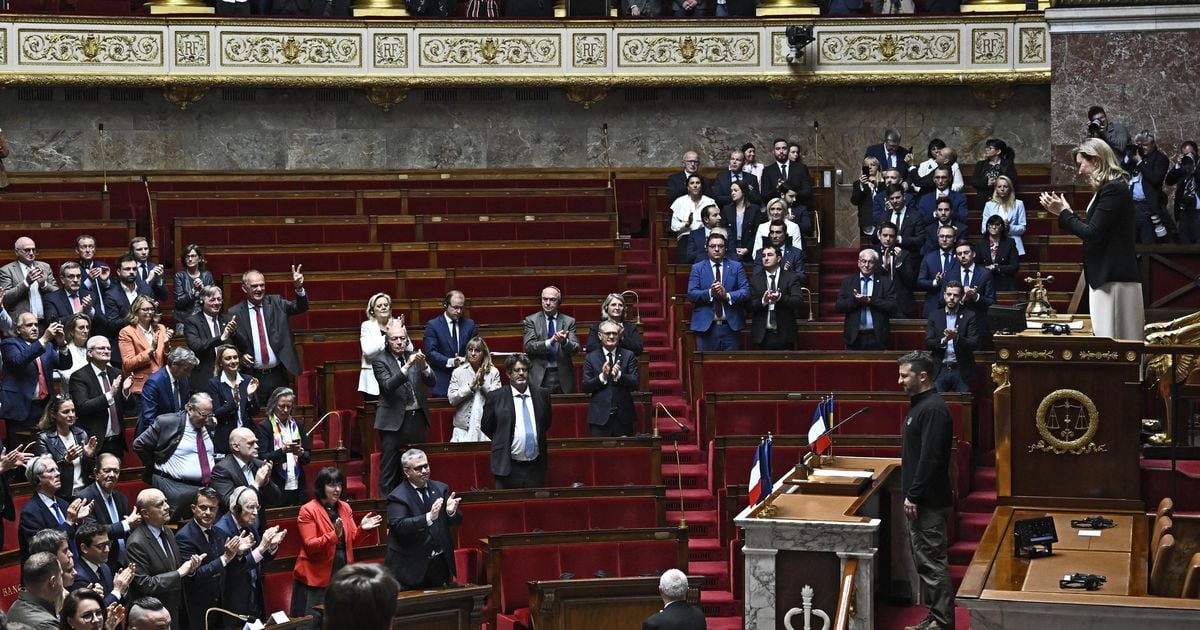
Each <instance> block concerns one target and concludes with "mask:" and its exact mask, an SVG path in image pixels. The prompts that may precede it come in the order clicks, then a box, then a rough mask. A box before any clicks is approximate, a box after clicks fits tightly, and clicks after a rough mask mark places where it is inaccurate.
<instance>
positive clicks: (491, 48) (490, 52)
mask: <svg viewBox="0 0 1200 630" xmlns="http://www.w3.org/2000/svg"><path fill="white" fill-rule="evenodd" d="M499 52H500V48H499V47H498V46H496V40H494V39H492V38H491V37H487V38H485V39H484V40H483V45H482V46H480V47H479V54H480V55H481V56H482V57H483V61H484V62H485V63H495V62H496V55H497V54H499Z"/></svg>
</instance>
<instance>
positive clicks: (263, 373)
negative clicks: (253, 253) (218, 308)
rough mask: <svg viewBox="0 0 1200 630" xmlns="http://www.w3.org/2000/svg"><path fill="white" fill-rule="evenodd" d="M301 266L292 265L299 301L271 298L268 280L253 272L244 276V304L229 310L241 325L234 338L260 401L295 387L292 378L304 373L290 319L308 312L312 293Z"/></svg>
mask: <svg viewBox="0 0 1200 630" xmlns="http://www.w3.org/2000/svg"><path fill="white" fill-rule="evenodd" d="M300 267H301V265H292V286H294V287H295V289H296V299H295V300H294V301H293V300H285V299H283V297H282V296H279V295H267V280H266V278H265V277H264V276H263V274H262V273H261V272H259V271H258V270H256V269H251V270H250V271H247V272H246V273H244V274H242V291H243V292H245V294H246V299H245V301H243V302H240V303H238V304H236V305H235V306H234V307H233V308H231V309H229V315H230V317H231V318H233V319H236V320H237V322H238V326H237V330H236V331H234V335H233V339H234V343H235V344H236V345H237V347H238V350H240V351H241V352H242V363H243V364H244V365H245V366H246V367H247V368H249V371H250V373H251V376H254V377H256V378H258V384H259V386H258V402H259V404H260V405H262V404H266V402H267V397H269V396H270V395H271V392H273V391H275V389H276V388H279V387H289V386H290V385H291V380H290V377H289V375H290V376H292V377H294V376H298V375H299V374H300V357H299V355H297V354H296V339H295V336H294V335H293V334H292V325H291V323H289V322H288V318H289V317H291V316H292V315H299V314H300V313H303V312H305V311H307V310H308V294H307V293H306V292H305V291H304V274H303V273H300Z"/></svg>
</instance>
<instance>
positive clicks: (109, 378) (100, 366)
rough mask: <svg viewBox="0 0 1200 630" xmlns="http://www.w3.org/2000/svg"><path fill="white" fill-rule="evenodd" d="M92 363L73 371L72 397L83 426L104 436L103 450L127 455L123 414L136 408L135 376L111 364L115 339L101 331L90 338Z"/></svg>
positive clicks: (89, 353)
mask: <svg viewBox="0 0 1200 630" xmlns="http://www.w3.org/2000/svg"><path fill="white" fill-rule="evenodd" d="M87 359H88V365H86V366H84V367H81V368H79V369H78V370H75V372H74V373H72V374H71V381H70V390H71V400H73V401H75V412H76V413H77V414H78V416H79V420H78V422H79V427H80V428H81V429H83V430H84V431H85V432H87V434H88V435H92V436H96V439H98V440H100V452H101V453H112V454H114V455H116V456H117V457H118V458H121V457H124V456H125V431H124V429H123V427H122V426H121V418H124V417H125V414H126V413H128V412H130V411H132V410H133V406H134V399H133V379H131V378H125V377H124V376H122V374H121V370H119V369H117V368H115V367H113V366H112V365H110V364H109V360H110V359H112V342H111V341H109V339H108V337H101V336H99V335H97V336H95V337H92V338H90V339H88V340H87Z"/></svg>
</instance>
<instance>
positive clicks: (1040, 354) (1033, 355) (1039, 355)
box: [1017, 350, 1054, 359]
mask: <svg viewBox="0 0 1200 630" xmlns="http://www.w3.org/2000/svg"><path fill="white" fill-rule="evenodd" d="M1017 358H1018V359H1053V358H1054V351H1053V350H1017Z"/></svg>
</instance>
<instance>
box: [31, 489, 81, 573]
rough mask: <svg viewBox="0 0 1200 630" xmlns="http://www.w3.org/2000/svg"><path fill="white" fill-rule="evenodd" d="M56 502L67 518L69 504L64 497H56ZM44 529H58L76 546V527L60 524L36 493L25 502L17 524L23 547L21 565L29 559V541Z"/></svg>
mask: <svg viewBox="0 0 1200 630" xmlns="http://www.w3.org/2000/svg"><path fill="white" fill-rule="evenodd" d="M54 500H55V502H56V503H58V509H59V510H60V511H62V513H63V518H64V519H65V518H66V516H67V502H66V501H65V500H63V499H62V497H55V499H54ZM43 529H58V530H62V531H63V532H65V533H66V534H67V540H69V541H71V546H72V547H74V546H75V526H74V525H71V524H70V523H66V522H64V523H62V524H61V525H60V524H59V523H58V518H57V517H56V516H54V513H53V512H51V511H50V508H48V507H46V504H45V503H44V502H42V500H41V499H40V498H39V497H38V496H37V494H36V493H35V494H34V495H33V496H31V497H29V500H28V501H26V502H25V507H22V508H21V518H20V520H19V521H18V524H17V532H18V534H19V536H20V538H19V541H18V542H19V544H20V547H21V563H22V564H24V563H25V560H26V559H27V558H29V539H30V538H33V535H34V534H36V533H38V532H40V531H42V530H43Z"/></svg>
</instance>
